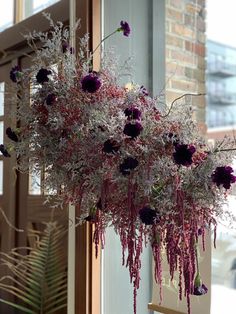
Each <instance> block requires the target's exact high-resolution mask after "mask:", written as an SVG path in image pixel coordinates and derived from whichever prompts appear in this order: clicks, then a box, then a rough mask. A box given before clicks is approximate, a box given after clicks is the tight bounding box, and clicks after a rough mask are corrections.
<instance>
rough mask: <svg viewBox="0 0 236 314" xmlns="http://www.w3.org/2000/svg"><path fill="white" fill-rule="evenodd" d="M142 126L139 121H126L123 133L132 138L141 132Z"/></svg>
mask: <svg viewBox="0 0 236 314" xmlns="http://www.w3.org/2000/svg"><path fill="white" fill-rule="evenodd" d="M142 130H143V127H142V124H141V123H139V122H135V123H127V124H126V125H125V127H124V130H123V132H124V134H125V135H128V136H130V137H132V138H133V139H134V138H136V137H137V136H139V134H140V133H141V132H142Z"/></svg>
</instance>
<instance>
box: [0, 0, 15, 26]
mask: <svg viewBox="0 0 236 314" xmlns="http://www.w3.org/2000/svg"><path fill="white" fill-rule="evenodd" d="M0 3H1V10H0V32H1V31H3V30H4V29H6V28H8V27H10V26H11V25H13V22H14V19H13V16H14V7H13V4H14V0H7V1H6V0H5V1H3V0H2V1H1V2H0Z"/></svg>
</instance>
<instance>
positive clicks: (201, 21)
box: [166, 0, 206, 130]
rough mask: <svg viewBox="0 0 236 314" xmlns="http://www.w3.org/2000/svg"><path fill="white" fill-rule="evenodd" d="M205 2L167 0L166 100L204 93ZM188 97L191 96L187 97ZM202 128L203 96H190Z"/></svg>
mask: <svg viewBox="0 0 236 314" xmlns="http://www.w3.org/2000/svg"><path fill="white" fill-rule="evenodd" d="M205 2H206V0H166V101H167V103H168V104H169V103H171V102H172V101H173V100H174V99H175V98H176V97H178V96H180V95H182V94H184V93H188V92H189V93H205V91H206V89H205V27H206V23H205ZM187 101H190V98H187ZM192 102H193V104H194V105H196V106H197V108H198V110H197V119H198V121H199V123H200V126H201V127H202V128H203V130H205V98H204V97H192Z"/></svg>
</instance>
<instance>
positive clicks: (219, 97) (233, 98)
mask: <svg viewBox="0 0 236 314" xmlns="http://www.w3.org/2000/svg"><path fill="white" fill-rule="evenodd" d="M207 96H208V103H209V104H214V105H219V106H229V105H236V93H232V92H226V91H225V90H224V91H220V90H217V91H216V90H213V89H212V90H211V89H208V92H207Z"/></svg>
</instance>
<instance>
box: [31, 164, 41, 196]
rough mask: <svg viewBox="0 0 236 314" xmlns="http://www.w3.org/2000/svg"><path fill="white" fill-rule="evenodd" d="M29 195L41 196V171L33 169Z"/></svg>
mask: <svg viewBox="0 0 236 314" xmlns="http://www.w3.org/2000/svg"><path fill="white" fill-rule="evenodd" d="M29 194H30V195H41V194H42V193H41V171H37V172H36V171H35V170H34V169H32V170H31V171H30V173H29Z"/></svg>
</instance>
